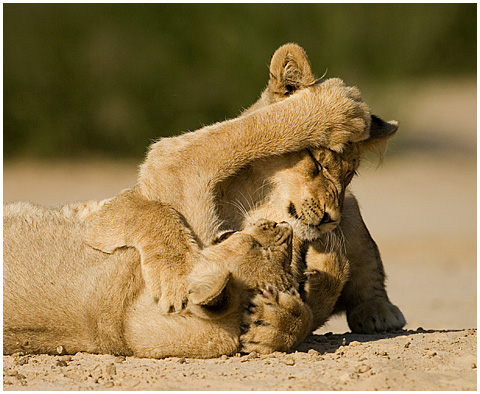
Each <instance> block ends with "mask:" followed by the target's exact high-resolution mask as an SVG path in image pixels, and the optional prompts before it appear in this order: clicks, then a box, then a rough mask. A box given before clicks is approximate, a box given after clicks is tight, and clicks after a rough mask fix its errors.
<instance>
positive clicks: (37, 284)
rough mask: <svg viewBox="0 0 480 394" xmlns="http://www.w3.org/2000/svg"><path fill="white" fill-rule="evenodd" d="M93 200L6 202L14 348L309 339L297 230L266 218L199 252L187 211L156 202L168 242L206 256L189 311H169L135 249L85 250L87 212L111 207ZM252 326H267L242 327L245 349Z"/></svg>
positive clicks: (120, 349) (215, 345)
mask: <svg viewBox="0 0 480 394" xmlns="http://www.w3.org/2000/svg"><path fill="white" fill-rule="evenodd" d="M90 205H91V206H88V204H87V206H85V205H81V206H65V207H63V208H61V209H46V208H43V207H40V206H36V205H32V204H28V203H14V204H8V205H6V206H4V271H3V274H4V276H3V280H4V282H3V286H4V304H3V340H4V341H3V351H4V353H6V354H9V353H14V352H18V351H23V352H41V353H56V349H57V347H58V346H60V345H61V346H63V347H64V348H65V349H66V351H67V352H68V353H75V352H79V351H86V352H91V353H113V354H125V355H135V356H140V357H155V358H160V357H167V356H184V357H217V356H220V355H222V354H227V355H230V354H234V353H236V352H238V351H241V350H244V351H250V350H251V349H250V348H249V346H250V344H251V345H252V346H253V348H252V349H255V350H257V351H259V352H263V353H267V352H272V351H275V350H287V349H288V348H290V347H292V346H295V345H296V344H298V343H299V342H300V341H301V340H303V338H305V336H306V335H307V334H308V332H309V329H310V326H311V319H312V316H311V312H310V310H309V309H308V308H307V307H306V306H305V305H304V304H303V302H302V301H301V299H300V297H299V295H298V293H297V291H296V288H297V284H296V283H295V281H294V280H293V275H292V273H291V271H290V260H291V240H292V229H291V227H290V225H288V224H286V223H280V224H277V223H275V222H271V221H267V220H261V221H257V222H255V223H254V224H251V225H249V226H247V227H246V228H245V229H244V230H243V231H240V232H237V233H235V234H233V235H231V236H230V237H229V238H228V239H225V240H224V241H222V242H220V243H218V244H217V245H214V246H211V247H209V248H206V249H204V250H203V251H201V250H200V248H199V247H198V245H197V244H196V242H195V241H194V240H193V237H192V236H191V233H190V230H189V229H188V228H187V227H186V226H185V225H184V224H183V222H182V221H181V219H180V217H179V215H178V213H177V212H176V211H175V210H174V209H172V208H171V207H170V206H168V205H166V204H160V203H157V207H156V209H157V210H156V211H157V213H160V214H161V216H160V217H159V220H158V222H157V223H158V225H159V227H162V226H163V227H162V230H163V231H164V234H165V237H164V238H163V239H164V243H165V244H164V247H165V249H168V248H171V249H172V250H173V251H174V253H176V254H175V256H174V257H175V258H177V259H189V258H194V259H196V265H195V268H194V269H193V271H192V272H190V273H189V275H188V300H187V304H186V307H185V309H184V310H183V311H182V312H180V313H176V314H161V313H160V311H159V310H158V307H157V305H156V303H155V302H154V300H153V299H152V297H151V296H150V295H149V294H147V292H146V288H145V281H144V279H143V277H142V273H141V267H140V258H139V256H138V253H137V252H136V250H135V249H133V248H123V249H119V250H117V251H116V252H115V253H112V254H105V253H102V252H99V251H97V250H94V249H92V248H90V247H88V246H86V245H85V243H84V241H83V238H84V232H85V222H84V221H83V220H82V215H84V214H85V213H87V214H88V211H89V209H92V210H95V209H97V207H98V206H100V205H101V203H96V202H93V203H92V204H90ZM259 278H268V282H266V281H265V280H259ZM279 287H282V288H283V289H284V290H285V291H277V290H275V288H279ZM246 311H247V313H246ZM253 322H254V323H255V324H256V325H257V327H259V329H257V330H255V332H254V333H249V332H248V331H247V332H244V333H243V338H242V341H243V342H244V343H245V344H246V348H242V347H241V341H240V337H241V335H242V331H241V327H242V325H244V324H247V325H248V324H252V323H253ZM278 326H281V332H279V331H278V330H277V329H276V328H275V327H278Z"/></svg>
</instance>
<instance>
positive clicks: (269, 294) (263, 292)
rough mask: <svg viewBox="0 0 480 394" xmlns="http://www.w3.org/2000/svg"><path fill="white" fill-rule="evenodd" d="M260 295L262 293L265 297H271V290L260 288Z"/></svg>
mask: <svg viewBox="0 0 480 394" xmlns="http://www.w3.org/2000/svg"><path fill="white" fill-rule="evenodd" d="M262 295H263V296H264V297H265V298H273V294H272V292H270V291H268V290H262Z"/></svg>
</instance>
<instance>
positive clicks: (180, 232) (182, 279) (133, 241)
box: [85, 189, 200, 313]
mask: <svg viewBox="0 0 480 394" xmlns="http://www.w3.org/2000/svg"><path fill="white" fill-rule="evenodd" d="M86 223H87V233H86V239H85V241H86V243H87V244H88V245H90V246H91V247H93V248H95V249H99V250H102V251H104V252H106V253H112V252H113V251H114V250H115V249H116V248H120V247H125V246H131V247H135V248H136V249H137V250H138V251H139V253H140V258H141V266H142V274H143V278H144V280H145V285H146V288H147V290H148V292H149V294H150V295H151V296H152V297H153V298H154V300H155V301H156V302H158V306H159V307H160V310H161V311H162V312H165V313H167V312H176V311H179V310H181V309H183V308H184V307H185V304H186V301H187V275H188V274H189V273H190V271H191V270H192V268H193V264H194V261H195V260H196V259H197V256H198V254H199V253H200V251H199V247H198V245H197V244H196V242H195V240H194V239H193V236H192V234H191V232H190V230H189V229H188V228H187V226H186V225H185V222H184V221H183V219H182V217H181V216H180V214H179V213H178V212H177V211H176V210H175V209H173V208H172V207H171V206H169V205H168V204H163V203H160V202H157V201H147V200H145V199H144V198H143V197H141V196H140V195H139V194H138V193H137V190H136V189H129V190H125V191H123V192H122V193H120V194H119V195H118V196H117V197H115V198H113V199H111V200H110V201H108V202H106V203H105V204H104V205H103V206H102V207H101V208H100V209H98V210H97V211H96V212H95V213H94V214H92V215H90V216H89V218H87V219H86Z"/></svg>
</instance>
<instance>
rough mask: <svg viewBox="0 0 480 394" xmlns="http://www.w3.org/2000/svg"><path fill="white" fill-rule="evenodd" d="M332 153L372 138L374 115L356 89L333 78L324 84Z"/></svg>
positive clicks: (321, 86)
mask: <svg viewBox="0 0 480 394" xmlns="http://www.w3.org/2000/svg"><path fill="white" fill-rule="evenodd" d="M320 88H321V89H322V91H323V92H322V99H323V100H324V106H325V108H324V110H325V116H326V117H327V118H326V122H327V125H329V127H327V129H328V130H330V133H331V135H330V146H329V148H330V149H332V150H341V149H342V148H343V146H344V144H345V143H346V142H349V141H351V142H357V141H362V140H364V139H366V138H368V135H369V130H370V124H371V114H370V109H369V107H368V106H367V105H366V104H365V103H364V102H363V101H362V97H361V94H360V91H359V90H358V89H357V88H356V87H351V86H346V85H345V84H344V82H343V81H342V80H341V79H338V78H331V79H327V80H326V81H324V82H322V83H321V84H320Z"/></svg>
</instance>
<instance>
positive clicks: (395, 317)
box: [338, 194, 405, 333]
mask: <svg viewBox="0 0 480 394" xmlns="http://www.w3.org/2000/svg"><path fill="white" fill-rule="evenodd" d="M340 227H341V229H342V230H343V233H344V234H345V238H346V243H345V244H346V249H347V257H348V259H349V261H350V270H351V275H350V279H349V280H348V282H347V283H346V285H345V288H344V289H343V292H342V295H341V299H340V301H339V305H338V307H339V309H345V310H346V313H347V320H348V325H349V326H350V329H351V330H352V331H353V332H358V333H374V332H384V331H396V330H400V329H401V328H402V327H403V326H404V325H405V318H404V316H403V314H402V312H401V311H400V309H399V308H398V307H397V306H395V305H393V304H392V303H391V302H390V300H389V298H388V295H387V292H386V290H385V271H384V268H383V263H382V259H381V257H380V253H379V251H378V247H377V245H376V243H375V241H374V240H373V239H372V237H371V235H370V233H369V231H368V229H367V227H366V226H365V223H364V221H363V219H362V216H361V214H360V209H359V207H358V204H357V201H356V199H355V197H354V196H353V195H352V194H349V195H347V196H346V197H345V203H344V213H343V216H342V221H341V223H340Z"/></svg>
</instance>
